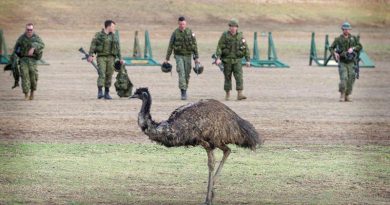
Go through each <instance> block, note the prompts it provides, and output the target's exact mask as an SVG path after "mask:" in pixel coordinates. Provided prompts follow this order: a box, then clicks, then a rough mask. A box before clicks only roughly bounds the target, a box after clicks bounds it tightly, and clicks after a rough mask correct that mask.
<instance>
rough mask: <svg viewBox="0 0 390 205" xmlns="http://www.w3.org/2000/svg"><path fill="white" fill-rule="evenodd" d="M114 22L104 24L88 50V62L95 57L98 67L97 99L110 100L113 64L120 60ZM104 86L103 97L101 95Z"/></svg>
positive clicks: (108, 21)
mask: <svg viewBox="0 0 390 205" xmlns="http://www.w3.org/2000/svg"><path fill="white" fill-rule="evenodd" d="M114 32H115V22H114V21H112V20H107V21H105V22H104V29H102V31H100V32H97V33H96V34H95V37H94V38H93V39H92V42H91V47H90V49H89V55H90V57H89V58H88V62H92V61H93V59H94V55H95V54H96V55H97V59H96V61H97V65H98V67H99V71H98V73H99V77H98V79H97V87H98V96H97V98H98V99H102V98H104V99H107V100H111V99H112V98H111V96H110V87H111V80H112V75H113V73H114V63H115V61H116V60H120V63H121V64H123V63H124V61H123V60H121V51H120V47H119V39H118V38H117V37H116V36H115V34H114ZM103 86H104V88H105V89H104V95H103Z"/></svg>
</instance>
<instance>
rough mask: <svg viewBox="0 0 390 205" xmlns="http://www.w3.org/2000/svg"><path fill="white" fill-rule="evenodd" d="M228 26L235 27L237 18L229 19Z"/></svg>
mask: <svg viewBox="0 0 390 205" xmlns="http://www.w3.org/2000/svg"><path fill="white" fill-rule="evenodd" d="M229 26H236V27H238V19H236V18H232V19H230V21H229Z"/></svg>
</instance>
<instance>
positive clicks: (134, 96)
mask: <svg viewBox="0 0 390 205" xmlns="http://www.w3.org/2000/svg"><path fill="white" fill-rule="evenodd" d="M132 98H139V95H138V94H134V95H132V96H130V97H129V99H132Z"/></svg>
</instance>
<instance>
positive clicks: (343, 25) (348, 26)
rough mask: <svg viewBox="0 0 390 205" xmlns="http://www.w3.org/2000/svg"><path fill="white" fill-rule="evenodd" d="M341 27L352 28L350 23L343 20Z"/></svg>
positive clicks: (344, 28)
mask: <svg viewBox="0 0 390 205" xmlns="http://www.w3.org/2000/svg"><path fill="white" fill-rule="evenodd" d="M341 29H343V30H351V29H352V26H351V24H350V23H349V22H348V21H345V22H344V23H343V24H342V25H341Z"/></svg>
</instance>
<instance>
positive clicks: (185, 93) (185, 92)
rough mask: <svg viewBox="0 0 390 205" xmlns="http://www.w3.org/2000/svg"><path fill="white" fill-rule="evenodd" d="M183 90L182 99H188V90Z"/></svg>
mask: <svg viewBox="0 0 390 205" xmlns="http://www.w3.org/2000/svg"><path fill="white" fill-rule="evenodd" d="M180 91H181V100H187V91H186V90H183V89H180Z"/></svg>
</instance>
